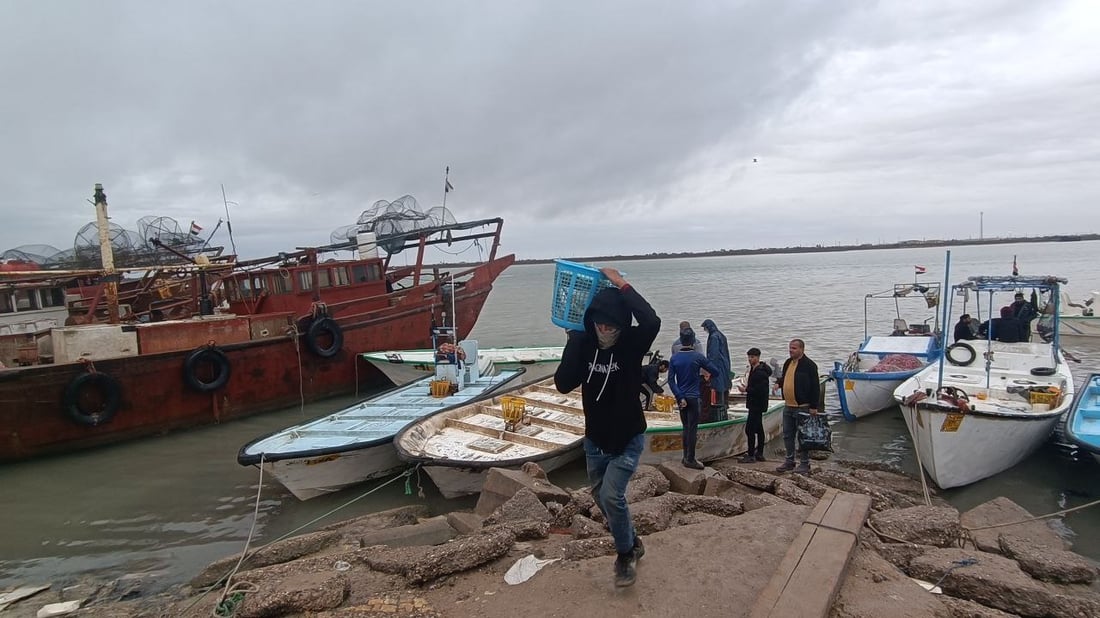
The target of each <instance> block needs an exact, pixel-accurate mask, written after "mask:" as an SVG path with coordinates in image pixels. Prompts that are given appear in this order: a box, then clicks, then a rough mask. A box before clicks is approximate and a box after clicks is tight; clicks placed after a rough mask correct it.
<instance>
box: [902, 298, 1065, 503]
mask: <svg viewBox="0 0 1100 618" xmlns="http://www.w3.org/2000/svg"><path fill="white" fill-rule="evenodd" d="M1064 282H1065V281H1064V280H1062V279H1057V278H1054V277H1045V278H1026V277H970V278H969V279H968V280H967V281H966V282H964V283H962V284H959V285H956V286H953V288H956V289H959V290H967V291H969V292H971V293H973V292H977V293H978V294H981V293H983V292H989V298H990V300H989V304H988V305H986V307H994V306H995V305H994V303H993V293H994V292H1009V293H1011V292H1013V291H1018V290H1020V289H1022V288H1033V289H1035V290H1036V291H1038V292H1041V293H1048V294H1049V293H1053V295H1054V298H1057V290H1058V286H1059V284H1060V283H1064ZM952 296H953V297H954V296H955V294H953V295H952ZM1057 325H1058V322H1057V320H1055V321H1054V330H1053V337H1052V339H1051V341H1050V342H1046V341H1031V342H1019V343H1006V342H1001V341H995V340H972V341H969V342H959V343H956V344H954V345H952V346H950V347H948V348H947V350H946V352H945V355H944V358H943V359H941V360H939V361H937V362H935V363H933V364H931V365H929V366H928V367H926V368H924V369H923V370H921V371H920V372H919V373H917V374H916V375H915V376H913V377H911V378H909V379H908V380H906V381H905V382H903V383H902V384H901V386H899V387H898V388H897V390H896V391H894V398H895V400H896V401H897V402H898V403H899V404H900V405H901V410H902V415H903V416H904V418H905V423H906V425H907V426H908V428H909V433H910V435H911V436H912V438H913V443H914V444H915V446H916V450H917V455H918V457H919V458H920V461H921V464H922V465H923V467H924V469H925V470H927V471H928V474H929V475H930V476H931V477H932V480H934V481H935V482H936V484H937V485H939V486H940V487H941V488H944V489H947V488H951V487H960V486H962V485H967V484H970V483H973V482H975V481H979V480H981V479H984V478H987V477H990V476H993V475H994V474H997V473H999V472H1002V471H1004V470H1007V469H1008V468H1011V467H1012V466H1014V465H1016V464H1017V463H1019V462H1020V461H1022V460H1023V459H1024V458H1026V457H1027V456H1028V455H1030V454H1031V453H1032V452H1033V451H1035V449H1037V448H1038V447H1039V446H1040V445H1041V444H1042V443H1043V442H1044V441H1045V440H1046V439H1047V438H1048V437H1049V436H1050V434H1051V432H1052V431H1053V430H1054V428H1055V426H1056V424H1057V423H1058V420H1059V418H1060V417H1061V416H1062V414H1064V413H1065V412H1066V410H1068V409H1069V407H1070V404H1071V403H1072V401H1073V393H1074V384H1073V376H1072V375H1071V374H1070V370H1069V367H1068V366H1067V365H1066V361H1065V359H1064V358H1063V356H1062V353H1061V350H1060V348H1059V346H1058V336H1057V335H1058V327H1057ZM941 376H942V380H941Z"/></svg>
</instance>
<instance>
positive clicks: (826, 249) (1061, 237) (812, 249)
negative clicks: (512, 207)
mask: <svg viewBox="0 0 1100 618" xmlns="http://www.w3.org/2000/svg"><path fill="white" fill-rule="evenodd" d="M1082 240H1100V234H1055V235H1052V236H1028V237H1025V238H1010V237H998V238H981V239H978V238H967V239H961V240H959V239H952V240H903V241H900V242H892V243H882V244H874V243H863V244H859V245H834V246H827V245H813V246H808V247H807V246H796V247H769V248H765V249H719V250H716V251H682V252H680V253H647V254H644V255H643V254H635V255H593V256H580V257H564V258H561V259H567V260H572V261H574V262H609V261H616V262H629V261H633V260H667V259H670V258H693V257H717V256H729V255H773V254H782V253H833V252H837V251H866V250H868V249H913V248H916V247H961V246H966V245H1009V244H1016V243H1025V242H1077V241H1082ZM555 259H558V258H539V259H524V260H519V259H517V260H516V262H515V263H516V264H550V263H553V261H554V260H555ZM448 266H455V264H448Z"/></svg>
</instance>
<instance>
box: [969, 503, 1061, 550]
mask: <svg viewBox="0 0 1100 618" xmlns="http://www.w3.org/2000/svg"><path fill="white" fill-rule="evenodd" d="M1033 518H1034V515H1032V514H1031V513H1029V512H1028V511H1027V509H1025V508H1024V507H1022V506H1020V505H1019V504H1016V503H1015V502H1013V501H1012V500H1009V499H1008V498H1004V497H1000V498H995V499H993V500H990V501H989V502H983V503H982V504H979V505H978V506H976V507H974V508H972V509H970V510H969V511H966V512H965V513H963V514H962V516H961V517H960V518H959V519H960V521H961V523H962V526H963V527H964V528H966V529H967V530H969V531H970V537H971V538H973V539H974V542H975V544H977V546H978V549H980V550H982V551H988V552H994V553H1000V551H1001V545H1000V542H999V540H998V539H999V538H1000V536H1001V535H1002V534H1010V535H1016V536H1020V537H1023V538H1026V539H1030V540H1031V542H1033V543H1036V544H1038V545H1039V546H1040V547H1045V548H1047V549H1052V550H1063V549H1066V548H1067V544H1066V542H1065V541H1063V540H1062V537H1060V536H1058V533H1057V532H1055V531H1054V530H1053V529H1052V528H1051V527H1050V525H1049V524H1048V523H1047V522H1046V521H1043V520H1034V519H1033ZM1025 520H1032V521H1026V522H1025V523H1020V524H1015V525H1011V526H1000V527H997V528H987V529H985V530H977V528H984V527H986V526H992V525H996V524H1007V523H1011V522H1024V521H1025Z"/></svg>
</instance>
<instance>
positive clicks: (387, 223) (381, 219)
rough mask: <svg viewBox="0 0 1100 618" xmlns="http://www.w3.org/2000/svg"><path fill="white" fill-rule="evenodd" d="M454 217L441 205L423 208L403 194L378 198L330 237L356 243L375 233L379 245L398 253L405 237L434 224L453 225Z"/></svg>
mask: <svg viewBox="0 0 1100 618" xmlns="http://www.w3.org/2000/svg"><path fill="white" fill-rule="evenodd" d="M455 223H456V220H455V217H454V215H453V214H451V211H449V210H447V209H446V208H444V207H442V206H436V207H434V208H429V209H428V210H423V209H421V207H420V204H419V203H417V201H416V198H414V197H413V196H411V195H404V196H402V197H399V198H397V199H396V200H394V201H392V202H389V201H386V200H378V201H377V202H375V203H374V204H372V205H371V207H370V208H368V209H366V210H364V211H363V213H362V214H361V215H359V218H358V219H357V220H356V221H355V223H353V224H351V225H344V226H341V227H338V228H336V229H335V230H334V231H333V232H332V235H331V236H330V239H331V241H332V243H333V244H339V243H346V242H351V243H355V242H356V239H357V237H358V236H359V235H360V234H362V233H366V232H371V233H373V234H374V235H375V238H376V240H377V242H378V246H379V247H381V248H382V249H384V250H385V251H386V252H387V253H391V254H392V253H397V252H399V251H401V248H402V247H403V246H404V244H405V236H406V235H407V234H409V233H410V232H416V231H420V230H425V229H431V228H435V227H441V226H446V225H454V224H455Z"/></svg>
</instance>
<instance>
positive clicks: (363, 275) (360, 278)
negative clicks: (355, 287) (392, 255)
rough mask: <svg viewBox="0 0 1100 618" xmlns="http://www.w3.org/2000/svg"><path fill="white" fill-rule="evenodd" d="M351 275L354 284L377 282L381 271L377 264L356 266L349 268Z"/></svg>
mask: <svg viewBox="0 0 1100 618" xmlns="http://www.w3.org/2000/svg"><path fill="white" fill-rule="evenodd" d="M351 273H352V278H353V279H354V282H355V283H364V282H366V281H378V280H379V279H381V278H382V269H381V267H379V266H378V264H356V265H355V266H352V267H351Z"/></svg>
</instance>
